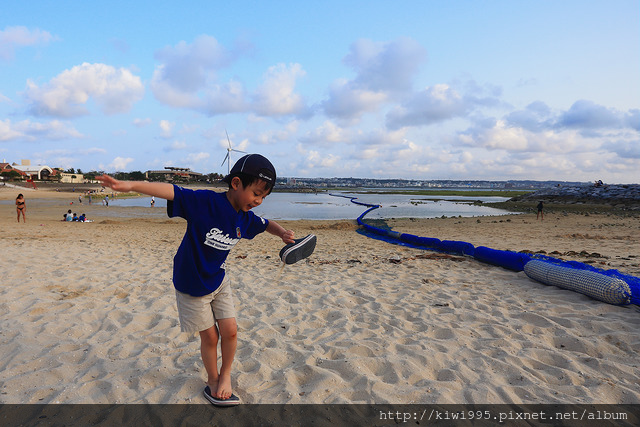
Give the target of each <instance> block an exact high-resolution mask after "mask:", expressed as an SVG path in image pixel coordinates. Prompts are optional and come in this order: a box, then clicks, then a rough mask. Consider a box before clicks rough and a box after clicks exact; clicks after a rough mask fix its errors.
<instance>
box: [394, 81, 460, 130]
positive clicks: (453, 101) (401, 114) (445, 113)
mask: <svg viewBox="0 0 640 427" xmlns="http://www.w3.org/2000/svg"><path fill="white" fill-rule="evenodd" d="M468 108H469V107H468V105H467V103H465V101H464V99H463V98H462V96H460V94H458V92H456V91H455V90H453V89H452V88H450V87H449V86H448V85H446V84H437V85H434V86H431V87H428V88H426V89H425V90H423V91H421V92H418V93H416V94H415V95H414V96H413V97H412V98H411V99H410V100H409V101H408V102H406V103H405V104H403V105H402V106H397V107H395V108H394V109H393V110H391V111H390V112H389V114H388V115H387V126H389V128H391V129H399V128H401V127H405V126H420V125H428V124H432V123H436V122H441V121H444V120H449V119H452V118H454V117H459V116H462V115H464V114H465V113H466V111H467V110H468Z"/></svg>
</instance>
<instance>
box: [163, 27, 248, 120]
mask: <svg viewBox="0 0 640 427" xmlns="http://www.w3.org/2000/svg"><path fill="white" fill-rule="evenodd" d="M243 51H244V48H240V49H238V50H235V51H234V50H229V49H226V48H225V47H224V46H222V45H221V44H220V43H218V41H217V40H216V39H215V38H213V37H211V36H208V35H201V36H199V37H197V38H196V39H195V40H194V42H193V43H191V44H188V43H186V42H184V41H182V42H180V43H178V44H177V45H175V46H167V47H165V48H163V49H161V50H159V51H158V52H156V55H155V56H156V59H158V60H159V61H160V62H161V64H160V65H158V66H157V67H156V70H155V71H154V73H153V77H152V79H151V90H152V91H153V94H154V96H155V97H156V99H158V100H159V101H160V102H162V103H164V104H167V105H170V106H172V107H177V108H189V109H195V110H199V111H203V112H206V113H208V114H223V113H229V112H237V111H242V110H243V109H244V107H245V101H244V98H245V94H244V88H243V87H242V85H241V84H240V83H238V82H233V81H232V82H229V83H226V84H220V83H218V82H217V72H218V70H220V69H222V68H226V67H228V66H229V65H231V64H232V63H233V61H234V60H235V59H236V58H237V57H238V56H239V55H240V54H241V53H242V52H243Z"/></svg>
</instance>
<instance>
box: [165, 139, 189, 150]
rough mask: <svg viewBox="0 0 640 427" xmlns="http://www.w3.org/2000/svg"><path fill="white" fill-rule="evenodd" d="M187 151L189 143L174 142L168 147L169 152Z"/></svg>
mask: <svg viewBox="0 0 640 427" xmlns="http://www.w3.org/2000/svg"><path fill="white" fill-rule="evenodd" d="M186 149H187V143H186V142H184V141H173V142H172V143H171V144H170V145H169V146H168V147H167V149H166V150H167V151H174V150H186Z"/></svg>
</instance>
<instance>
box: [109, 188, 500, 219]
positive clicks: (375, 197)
mask: <svg viewBox="0 0 640 427" xmlns="http://www.w3.org/2000/svg"><path fill="white" fill-rule="evenodd" d="M332 194H333V195H332ZM336 196H340V197H336ZM347 197H357V201H358V202H362V203H369V204H379V205H382V208H380V209H376V210H374V211H372V212H371V213H369V214H368V215H367V218H438V217H442V216H447V217H457V216H462V217H476V216H488V215H507V214H510V213H511V212H508V211H505V210H502V209H495V208H491V207H487V206H482V205H474V204H473V202H475V201H482V202H483V203H487V202H502V201H506V200H508V198H507V197H499V196H489V197H477V196H473V197H463V196H425V195H411V194H360V193H355V192H347V191H334V192H332V193H331V194H329V193H325V192H322V193H318V194H312V193H272V194H270V195H269V196H268V197H267V198H266V199H265V201H264V202H263V203H262V205H260V206H258V207H257V208H255V209H254V210H253V211H254V212H255V213H256V214H257V215H260V216H263V217H265V218H270V219H275V220H297V219H311V220H344V219H356V218H357V217H358V216H360V214H362V212H364V211H365V210H366V209H367V208H366V207H365V206H360V205H356V204H353V203H351V201H350V200H349V198H347ZM150 205H151V197H136V198H122V199H116V200H111V201H110V202H109V206H110V207H138V209H132V210H131V212H130V213H131V216H139V215H140V214H141V211H140V209H139V208H140V207H145V208H149V209H148V212H145V214H144V215H145V216H154V217H155V216H164V215H166V214H165V208H166V200H164V199H159V198H156V204H155V207H154V208H151V207H150ZM118 211H119V212H118V214H117V215H118V216H129V215H128V214H127V211H126V210H124V209H118ZM145 211H146V210H145ZM110 213H111V214H114V213H115V212H110Z"/></svg>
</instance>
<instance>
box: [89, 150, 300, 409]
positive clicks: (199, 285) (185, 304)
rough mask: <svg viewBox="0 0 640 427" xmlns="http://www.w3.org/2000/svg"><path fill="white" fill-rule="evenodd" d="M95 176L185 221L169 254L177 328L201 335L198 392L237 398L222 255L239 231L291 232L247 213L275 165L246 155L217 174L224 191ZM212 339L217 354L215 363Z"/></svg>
mask: <svg viewBox="0 0 640 427" xmlns="http://www.w3.org/2000/svg"><path fill="white" fill-rule="evenodd" d="M97 179H98V180H99V181H100V182H102V184H103V185H105V186H107V187H110V188H112V189H113V190H116V191H123V192H130V191H134V192H138V193H143V194H147V195H150V196H155V197H160V198H163V199H166V200H167V214H168V215H169V217H181V218H184V219H186V220H187V230H186V233H185V235H184V237H183V239H182V243H181V244H180V247H179V248H178V251H177V253H176V255H175V257H174V260H173V285H174V287H175V289H176V300H177V305H178V317H179V319H180V327H181V330H182V331H183V332H187V333H194V332H199V334H200V355H201V357H202V362H203V364H204V367H205V370H206V371H207V385H206V386H205V389H204V395H205V398H206V399H207V400H208V401H209V402H211V403H212V404H214V405H219V406H231V405H236V404H238V403H240V399H239V398H238V397H237V396H235V395H234V394H233V393H232V387H231V365H232V363H233V359H234V357H235V352H236V346H237V330H238V326H237V322H236V313H235V307H234V303H233V296H232V289H231V282H230V280H229V278H228V277H227V276H226V272H225V260H226V259H227V256H228V254H229V251H230V250H231V249H232V248H233V247H234V246H235V244H236V243H238V241H240V239H241V238H245V239H252V238H254V237H255V236H256V235H258V234H260V233H262V232H264V231H267V232H269V233H271V234H273V235H275V236H277V237H280V238H281V239H282V241H283V242H284V243H294V239H293V238H294V233H293V231H291V230H286V229H284V228H283V227H282V226H281V225H279V224H278V223H276V222H275V221H270V220H266V219H264V218H260V217H258V216H257V215H255V214H254V213H253V212H251V209H253V208H255V207H257V206H260V204H261V203H262V202H263V200H264V198H265V197H266V196H268V195H269V194H270V193H271V190H272V189H273V186H274V185H275V182H276V171H275V168H274V167H273V165H272V164H271V162H270V161H269V160H268V159H267V158H265V157H263V156H261V155H259V154H247V155H246V156H244V157H242V158H241V159H240V160H238V161H237V162H236V164H235V165H234V166H233V168H232V169H231V172H230V173H229V175H227V176H226V177H225V178H224V179H223V181H224V182H226V183H227V184H228V186H229V190H228V191H227V192H224V193H217V192H215V191H210V190H189V189H186V188H182V187H179V186H177V185H173V184H168V183H157V182H140V181H118V180H116V179H114V178H112V177H110V176H107V175H103V176H100V177H98V178H97ZM218 341H220V349H221V353H222V365H221V367H220V370H218V362H217V359H218V353H217V346H218Z"/></svg>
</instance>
